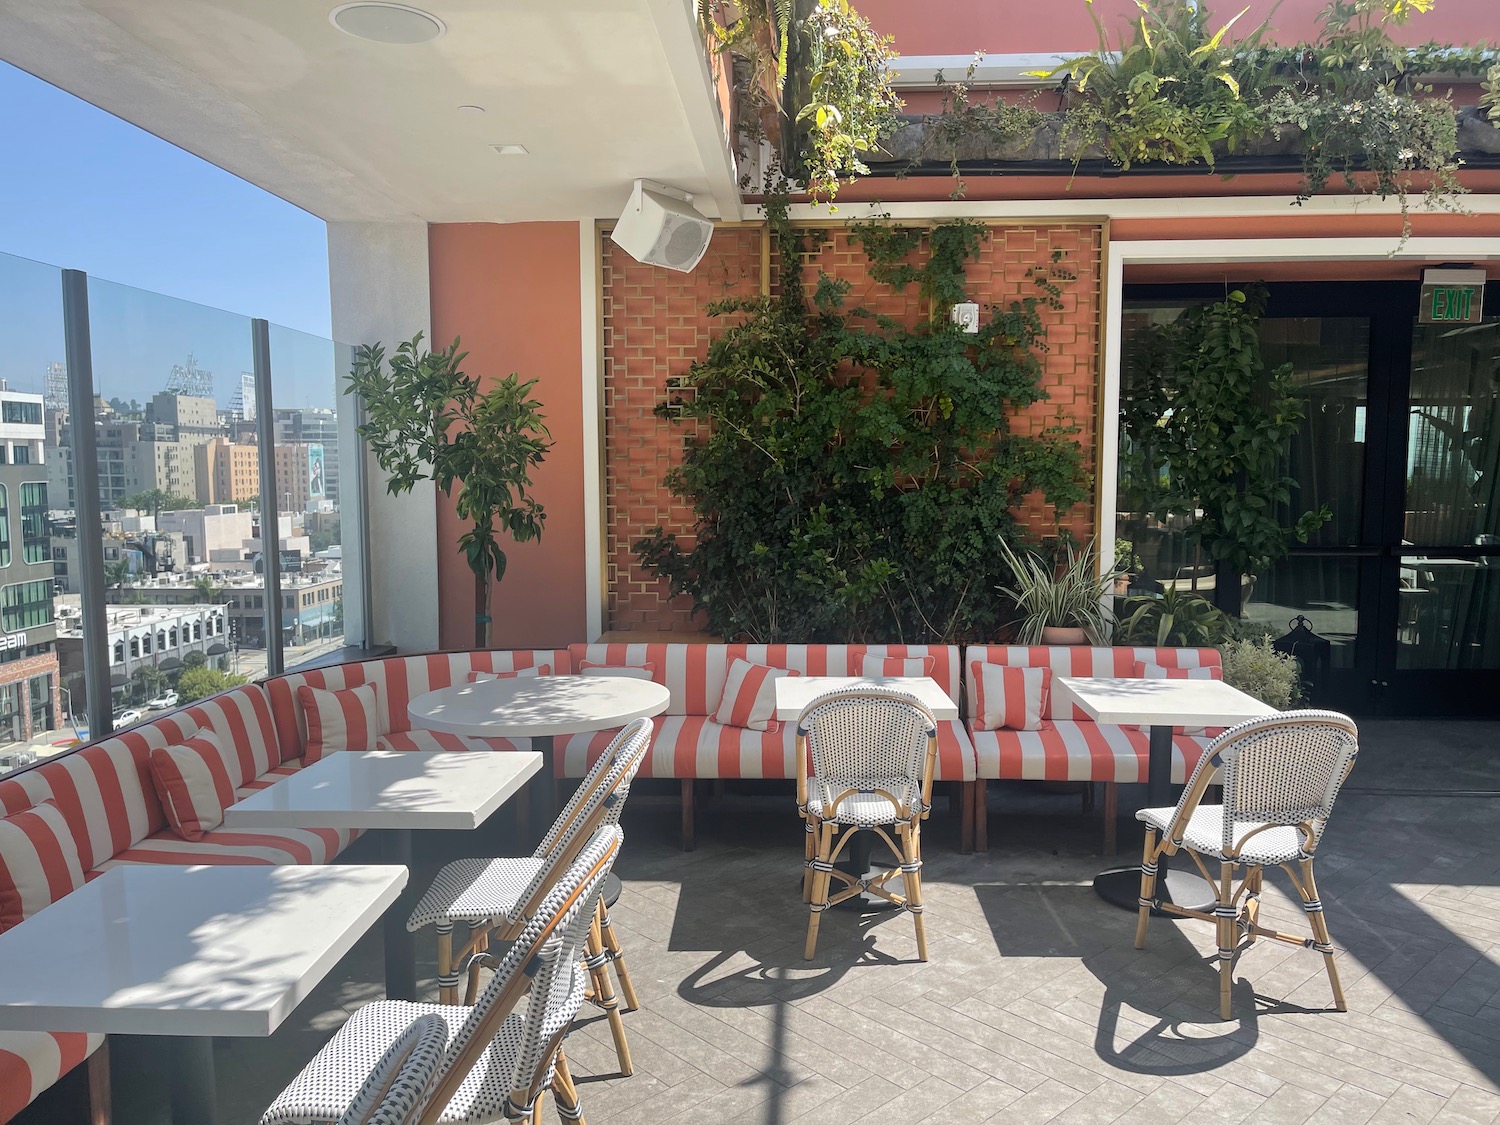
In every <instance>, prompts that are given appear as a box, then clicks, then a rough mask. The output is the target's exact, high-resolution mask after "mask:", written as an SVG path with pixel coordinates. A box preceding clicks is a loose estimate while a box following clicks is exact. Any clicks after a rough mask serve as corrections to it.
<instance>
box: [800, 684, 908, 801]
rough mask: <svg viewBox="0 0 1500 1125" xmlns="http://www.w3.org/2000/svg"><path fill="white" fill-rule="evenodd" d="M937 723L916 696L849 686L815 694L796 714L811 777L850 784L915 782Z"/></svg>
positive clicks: (876, 688)
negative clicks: (807, 756)
mask: <svg viewBox="0 0 1500 1125" xmlns="http://www.w3.org/2000/svg"><path fill="white" fill-rule="evenodd" d="M936 731H937V723H936V721H935V720H934V719H933V717H932V712H931V711H929V710H928V709H927V708H926V707H925V706H924V705H923V704H922V703H921V701H919V700H918V699H917V698H916V697H915V696H912V695H908V694H906V693H905V692H902V691H893V690H891V689H889V688H878V687H871V688H850V689H847V690H843V691H834V692H829V693H828V694H827V695H822V696H819V697H818V698H817V699H814V700H813V701H812V702H811V703H809V704H808V705H807V707H806V708H804V710H803V712H802V714H801V715H800V716H799V717H798V719H797V732H798V733H799V734H802V735H805V736H806V738H807V748H808V754H809V756H810V757H811V759H812V763H811V764H812V772H813V774H814V775H815V776H817V777H820V778H824V779H825V780H826V779H837V780H838V781H840V782H849V783H850V784H853V783H856V782H860V781H880V782H890V781H898V780H899V781H904V782H908V783H910V784H912V785H915V786H918V787H920V786H921V785H922V783H923V775H924V773H925V771H926V760H927V742H928V739H930V738H931V737H932V736H933V735H934V734H935V733H936Z"/></svg>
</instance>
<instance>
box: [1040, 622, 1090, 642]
mask: <svg viewBox="0 0 1500 1125" xmlns="http://www.w3.org/2000/svg"><path fill="white" fill-rule="evenodd" d="M1088 643H1089V636H1088V634H1087V633H1085V632H1084V631H1083V630H1082V629H1080V628H1078V627H1076V626H1071V627H1066V628H1065V627H1063V626H1058V625H1048V626H1046V627H1045V628H1044V629H1043V630H1042V644H1044V645H1086V644H1088Z"/></svg>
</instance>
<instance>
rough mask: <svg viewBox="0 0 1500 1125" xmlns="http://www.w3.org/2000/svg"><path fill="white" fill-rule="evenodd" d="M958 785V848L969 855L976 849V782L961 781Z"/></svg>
mask: <svg viewBox="0 0 1500 1125" xmlns="http://www.w3.org/2000/svg"><path fill="white" fill-rule="evenodd" d="M955 784H956V785H957V786H958V850H959V851H960V852H962V853H963V854H964V855H968V854H969V853H970V852H972V851H973V850H974V783H973V782H972V781H960V782H956V783H955Z"/></svg>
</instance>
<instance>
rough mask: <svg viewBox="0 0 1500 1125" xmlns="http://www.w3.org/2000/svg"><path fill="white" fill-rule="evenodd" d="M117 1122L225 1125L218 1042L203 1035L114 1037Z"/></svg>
mask: <svg viewBox="0 0 1500 1125" xmlns="http://www.w3.org/2000/svg"><path fill="white" fill-rule="evenodd" d="M109 1051H110V1110H111V1117H110V1119H111V1121H113V1123H114V1125H221V1122H222V1118H221V1117H220V1115H219V1105H218V1102H219V1099H218V1083H217V1079H216V1077H215V1073H214V1041H213V1040H212V1039H211V1038H209V1037H208V1036H203V1035H111V1036H110V1037H109Z"/></svg>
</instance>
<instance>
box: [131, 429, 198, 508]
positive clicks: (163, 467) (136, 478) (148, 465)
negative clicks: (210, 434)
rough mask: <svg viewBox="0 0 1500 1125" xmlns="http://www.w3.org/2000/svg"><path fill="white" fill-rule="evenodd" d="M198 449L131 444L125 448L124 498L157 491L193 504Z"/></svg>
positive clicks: (175, 444) (184, 443) (181, 443)
mask: <svg viewBox="0 0 1500 1125" xmlns="http://www.w3.org/2000/svg"><path fill="white" fill-rule="evenodd" d="M196 448H197V447H196V446H195V445H194V444H192V443H191V442H189V441H182V440H179V441H147V440H144V439H143V440H140V441H134V442H130V443H129V444H128V446H127V447H126V448H125V450H124V453H125V458H126V460H125V494H126V495H127V496H129V495H132V494H134V493H137V492H147V491H149V490H151V489H153V488H159V489H161V490H162V491H163V492H170V493H171V494H172V495H173V496H181V497H182V498H183V499H185V500H192V499H194V498H195V497H197V495H198V472H197V458H196V457H195V456H194V450H195V449H196Z"/></svg>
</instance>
